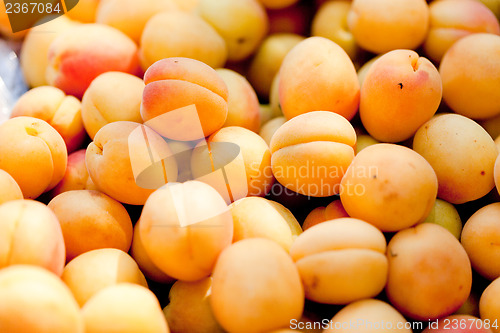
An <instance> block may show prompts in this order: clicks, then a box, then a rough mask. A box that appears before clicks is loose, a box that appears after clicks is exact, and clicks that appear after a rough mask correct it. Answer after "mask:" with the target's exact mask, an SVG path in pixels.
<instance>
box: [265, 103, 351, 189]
mask: <svg viewBox="0 0 500 333" xmlns="http://www.w3.org/2000/svg"><path fill="white" fill-rule="evenodd" d="M355 144H356V133H355V132H354V128H353V127H352V125H351V124H350V123H349V121H347V120H346V119H345V118H344V117H342V116H341V115H338V114H336V113H333V112H328V111H314V112H308V113H305V114H302V115H299V116H297V117H295V118H293V119H291V120H289V121H287V122H286V123H285V124H283V125H282V126H281V127H280V128H279V129H278V130H277V131H276V132H275V133H274V135H273V137H272V139H271V146H270V147H271V153H272V157H271V165H272V171H273V174H274V177H276V180H277V181H278V182H280V183H281V184H282V185H283V186H285V187H286V188H288V189H290V190H292V191H295V192H297V193H300V194H303V195H309V196H314V197H326V196H331V195H334V194H338V193H339V190H340V188H339V187H340V186H339V185H340V181H341V179H342V177H343V176H344V173H345V171H346V170H347V168H348V167H349V165H350V164H351V162H352V160H353V158H354V148H353V147H354V146H355Z"/></svg>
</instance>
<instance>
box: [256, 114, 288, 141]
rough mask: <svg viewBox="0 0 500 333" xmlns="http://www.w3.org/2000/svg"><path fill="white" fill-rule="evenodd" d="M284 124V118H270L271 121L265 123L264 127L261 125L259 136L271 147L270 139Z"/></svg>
mask: <svg viewBox="0 0 500 333" xmlns="http://www.w3.org/2000/svg"><path fill="white" fill-rule="evenodd" d="M284 123H286V118H285V117H276V118H272V119H271V120H269V121H267V122H266V123H265V124H264V125H262V127H261V128H260V132H259V135H260V136H261V137H262V138H263V139H264V141H266V143H267V145H268V146H269V145H271V138H272V137H273V135H274V133H275V132H276V131H277V130H278V128H280V127H281V125H283V124H284Z"/></svg>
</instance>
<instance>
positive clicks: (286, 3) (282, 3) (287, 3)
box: [259, 0, 298, 9]
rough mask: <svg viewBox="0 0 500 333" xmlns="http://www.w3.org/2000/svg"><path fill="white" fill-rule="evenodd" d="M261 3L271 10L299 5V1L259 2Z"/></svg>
mask: <svg viewBox="0 0 500 333" xmlns="http://www.w3.org/2000/svg"><path fill="white" fill-rule="evenodd" d="M259 2H260V3H261V4H262V5H264V7H266V8H269V9H281V8H286V7H289V6H291V5H293V4H295V3H297V2H298V0H259Z"/></svg>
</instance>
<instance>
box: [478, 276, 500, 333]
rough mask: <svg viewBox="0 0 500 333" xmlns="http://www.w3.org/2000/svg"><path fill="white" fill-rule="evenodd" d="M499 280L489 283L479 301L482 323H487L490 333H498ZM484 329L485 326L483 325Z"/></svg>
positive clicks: (499, 326)
mask: <svg viewBox="0 0 500 333" xmlns="http://www.w3.org/2000/svg"><path fill="white" fill-rule="evenodd" d="M498 293H500V278H497V279H495V280H494V281H493V282H491V283H490V284H489V285H488V286H487V287H486V289H485V290H484V291H483V293H482V295H481V298H480V299H479V313H480V314H481V319H482V320H483V323H484V324H486V323H488V324H489V325H488V326H489V327H490V328H491V331H492V332H494V333H498V332H500V324H499V322H500V299H499V298H498ZM484 326H485V327H486V325H484Z"/></svg>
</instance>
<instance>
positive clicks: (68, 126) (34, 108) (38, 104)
mask: <svg viewBox="0 0 500 333" xmlns="http://www.w3.org/2000/svg"><path fill="white" fill-rule="evenodd" d="M19 116H28V117H34V118H38V119H42V120H45V121H46V122H47V123H49V125H51V126H52V127H53V128H54V129H55V130H56V131H57V132H59V134H61V136H62V138H63V139H64V142H65V143H66V148H67V150H68V152H69V153H71V152H73V151H75V150H76V149H78V148H79V147H80V146H81V145H82V143H83V140H84V139H85V129H84V128H83V121H82V105H81V103H80V101H79V100H78V99H76V98H75V97H73V96H66V94H65V93H64V92H63V91H62V90H61V89H58V88H55V87H51V86H40V87H37V88H34V89H31V90H29V91H28V92H26V93H25V94H23V95H22V96H21V97H20V98H19V99H18V100H17V102H16V104H15V105H14V107H13V108H12V113H11V117H19Z"/></svg>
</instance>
